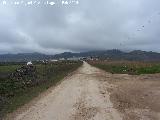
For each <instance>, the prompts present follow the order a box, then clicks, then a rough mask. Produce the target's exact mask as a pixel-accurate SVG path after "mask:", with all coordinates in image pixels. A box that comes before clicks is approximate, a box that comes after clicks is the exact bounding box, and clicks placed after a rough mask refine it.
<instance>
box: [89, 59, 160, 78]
mask: <svg viewBox="0 0 160 120" xmlns="http://www.w3.org/2000/svg"><path fill="white" fill-rule="evenodd" d="M89 63H90V64H91V65H93V66H95V67H98V68H100V69H103V70H105V71H107V72H110V73H113V74H116V73H117V74H132V75H140V74H155V73H160V63H159V62H133V61H132V62H131V61H89Z"/></svg>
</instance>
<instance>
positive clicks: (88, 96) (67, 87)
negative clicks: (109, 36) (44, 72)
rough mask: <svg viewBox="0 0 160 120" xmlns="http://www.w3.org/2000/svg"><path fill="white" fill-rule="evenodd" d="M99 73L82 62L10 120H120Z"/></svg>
mask: <svg viewBox="0 0 160 120" xmlns="http://www.w3.org/2000/svg"><path fill="white" fill-rule="evenodd" d="M104 79H105V76H104V75H103V71H101V70H99V69H97V68H94V67H91V66H90V65H89V64H87V63H86V62H85V63H84V64H83V66H82V67H80V68H79V69H78V70H77V71H76V72H75V73H74V74H73V75H71V76H69V77H67V78H65V79H64V81H63V82H62V83H61V84H59V85H58V86H57V87H55V88H51V89H50V90H49V91H48V92H47V94H45V95H43V96H42V97H41V98H40V99H39V100H37V101H36V102H35V103H34V104H33V105H32V106H30V107H29V108H28V109H27V110H24V111H23V112H21V113H19V114H16V115H15V116H14V117H13V116H12V118H11V119H12V120H13V119H14V120H121V119H122V118H121V115H120V113H119V112H118V111H117V110H116V109H114V108H113V104H112V102H111V101H110V98H109V93H108V92H107V91H106V90H105V88H104V87H103V84H101V82H102V81H103V80H104Z"/></svg>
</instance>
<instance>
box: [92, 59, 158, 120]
mask: <svg viewBox="0 0 160 120" xmlns="http://www.w3.org/2000/svg"><path fill="white" fill-rule="evenodd" d="M90 64H92V65H94V66H96V67H99V68H101V69H103V70H105V71H107V72H108V73H106V75H105V77H106V80H105V81H106V83H107V84H106V85H105V81H104V85H105V88H106V90H107V91H109V92H110V99H111V101H112V102H113V105H114V107H115V108H116V109H118V110H119V111H120V112H121V113H122V116H123V120H159V119H160V116H159V113H160V102H159V100H160V73H159V72H160V71H159V70H160V67H159V63H149V62H147V63H142V62H128V61H123V62H104V61H100V62H98V61H96V62H90ZM130 69H133V71H130ZM109 72H111V73H113V74H110V73H109ZM153 73H154V74H153ZM128 74H130V75H128ZM108 83H109V84H110V85H108Z"/></svg>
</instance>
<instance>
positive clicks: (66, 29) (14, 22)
mask: <svg viewBox="0 0 160 120" xmlns="http://www.w3.org/2000/svg"><path fill="white" fill-rule="evenodd" d="M159 4H160V1H159V0H154V1H146V0H134V1H130V0H123V1H122V0H108V1H106V0H101V1H93V0H80V4H79V5H77V6H68V7H64V6H58V5H57V6H54V7H37V8H34V7H13V6H8V7H4V6H0V19H1V21H0V46H3V47H1V48H0V53H5V52H6V53H8V52H11V53H12V52H13V53H17V52H42V53H48V54H54V53H58V52H63V51H76V52H80V51H88V50H102V49H113V48H118V49H124V50H125V49H126V50H128V49H142V50H153V51H157V52H160V49H157V46H158V45H160V41H159V35H160V33H159V31H160V26H159V21H160V14H159V12H160V8H159Z"/></svg>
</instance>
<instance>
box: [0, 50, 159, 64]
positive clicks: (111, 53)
mask: <svg viewBox="0 0 160 120" xmlns="http://www.w3.org/2000/svg"><path fill="white" fill-rule="evenodd" d="M72 57H97V58H101V59H111V60H131V61H133V60H137V61H160V53H156V52H151V51H150V52H147V51H141V50H134V51H131V52H123V51H120V50H117V49H113V50H102V51H89V52H80V53H72V52H64V53H61V54H56V55H45V54H41V53H20V54H3V55H0V61H1V62H4V61H29V60H31V61H34V60H44V59H60V58H65V59H67V58H72Z"/></svg>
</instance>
